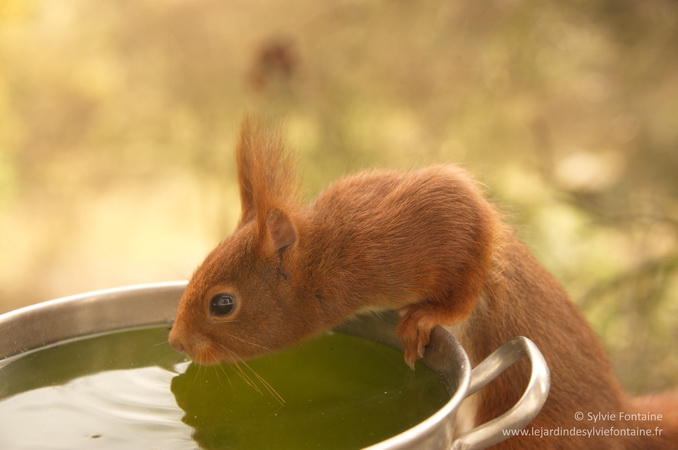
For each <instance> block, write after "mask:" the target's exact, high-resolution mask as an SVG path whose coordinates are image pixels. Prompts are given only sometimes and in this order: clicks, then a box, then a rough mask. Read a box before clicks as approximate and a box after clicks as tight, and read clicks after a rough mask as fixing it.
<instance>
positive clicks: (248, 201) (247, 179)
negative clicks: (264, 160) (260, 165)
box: [235, 117, 256, 226]
mask: <svg viewBox="0 0 678 450" xmlns="http://www.w3.org/2000/svg"><path fill="white" fill-rule="evenodd" d="M255 131H256V130H255V124H254V123H253V121H252V120H251V119H250V118H248V117H245V119H244V120H243V122H242V125H241V128H240V140H239V142H238V146H237V147H236V151H235V159H236V166H237V168H238V186H239V187H240V205H241V206H240V207H241V212H240V224H239V225H238V226H242V225H244V224H246V223H247V222H249V221H251V220H252V219H254V218H255V217H256V211H255V209H254V180H253V178H254V177H255V172H256V170H255V169H256V164H255V161H254V157H255V155H253V153H252V139H253V137H252V136H253V135H254V133H255Z"/></svg>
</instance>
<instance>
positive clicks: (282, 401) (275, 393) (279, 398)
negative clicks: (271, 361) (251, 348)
mask: <svg viewBox="0 0 678 450" xmlns="http://www.w3.org/2000/svg"><path fill="white" fill-rule="evenodd" d="M233 355H234V356H235V357H236V358H238V359H239V360H240V362H241V363H242V364H243V365H244V366H245V367H247V369H248V370H249V371H250V372H251V373H252V375H254V376H255V377H256V378H257V380H259V382H260V383H261V384H262V385H263V386H264V387H265V388H266V390H267V391H268V392H269V393H270V394H271V395H272V396H273V398H275V399H276V400H277V402H278V403H280V405H281V406H282V405H284V404H285V399H284V398H283V397H282V396H281V395H280V394H279V393H278V391H276V390H275V389H274V388H273V386H271V384H270V383H269V382H268V381H266V380H265V379H264V378H263V377H262V376H261V375H259V374H258V373H257V372H256V371H255V370H254V369H252V367H250V365H249V364H247V363H246V362H245V361H244V360H243V359H242V358H240V357H239V356H238V355H236V354H233Z"/></svg>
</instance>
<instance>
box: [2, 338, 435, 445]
mask: <svg viewBox="0 0 678 450" xmlns="http://www.w3.org/2000/svg"><path fill="white" fill-rule="evenodd" d="M166 342H167V331H166V330H164V329H144V330H133V331H126V332H120V333H115V334H109V335H105V336H98V337H92V338H88V339H82V340H78V341H73V342H69V343H64V344H61V345H58V346H53V347H51V348H45V349H42V350H40V351H38V352H34V353H30V354H28V355H26V356H23V357H21V358H18V359H14V360H12V361H10V362H9V363H7V362H6V363H4V364H3V363H2V362H0V430H1V431H0V448H3V449H4V448H7V449H21V448H26V449H34V448H68V449H76V448H83V449H85V448H86V449H90V448H93V449H94V448H161V449H165V448H169V449H190V448H206V449H213V448H243V449H252V448H254V449H259V448H264V449H267V448H280V449H288V448H289V449H302V448H323V449H328V448H341V449H345V448H360V447H364V446H367V445H370V444H373V443H376V442H379V441H382V440H384V439H386V438H388V437H390V436H393V435H395V434H397V433H399V432H401V431H404V430H406V429H407V428H410V427H411V426H413V425H415V424H416V423H418V422H420V421H422V420H423V419H425V418H426V417H428V416H429V415H431V414H432V413H433V412H434V411H436V410H437V409H438V408H440V407H441V406H442V405H443V404H444V403H445V401H446V400H447V399H448V398H449V396H448V394H447V393H446V390H445V388H444V386H443V385H442V384H441V383H440V382H439V381H438V380H437V378H436V376H435V375H434V374H433V373H432V372H430V371H429V370H428V369H426V368H425V367H424V366H422V365H417V368H416V370H415V371H411V370H410V369H408V368H407V366H406V365H405V364H404V362H403V358H402V354H401V353H400V352H398V351H395V350H393V349H391V348H389V347H385V346H383V345H380V344H376V343H373V342H371V341H367V340H364V339H360V338H356V337H353V336H348V335H344V334H340V333H327V334H323V335H321V336H319V337H317V338H314V339H311V340H309V341H306V342H303V343H302V344H300V345H298V346H296V347H293V348H291V349H289V350H287V351H284V352H280V353H277V354H273V355H269V356H266V357H263V358H260V359H258V360H255V361H250V362H249V363H248V364H247V365H243V364H240V365H238V366H228V365H219V366H213V367H201V366H197V365H194V364H190V363H189V362H186V361H184V360H182V359H181V358H180V357H179V356H178V355H177V353H175V352H174V351H173V350H172V349H171V348H170V347H169V346H168V345H167V343H166Z"/></svg>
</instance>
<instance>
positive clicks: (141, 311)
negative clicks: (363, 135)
mask: <svg viewBox="0 0 678 450" xmlns="http://www.w3.org/2000/svg"><path fill="white" fill-rule="evenodd" d="M185 286H186V282H169V283H154V284H144V285H137V286H129V287H121V288H115V289H108V290H103V291H95V292H89V293H85V294H80V295H75V296H71V297H65V298H61V299H57V300H52V301H48V302H44V303H40V304H37V305H34V306H29V307H26V308H22V309H18V310H16V311H12V312H9V313H6V314H3V315H0V366H1V365H2V360H3V359H6V358H11V357H16V356H19V355H21V354H23V353H25V352H29V351H32V350H35V349H38V348H41V347H44V346H46V345H50V344H54V343H57V342H61V341H64V340H67V339H73V338H78V337H84V336H88V335H93V334H100V333H105V332H111V331H116V330H123V329H129V328H134V327H143V326H152V325H163V324H169V323H171V322H172V320H173V319H174V315H175V312H176V308H177V303H178V301H179V298H180V297H181V293H182V292H183V290H184V288H185ZM396 321H397V316H396V315H395V314H391V313H389V314H379V315H374V314H372V315H365V316H360V317H358V318H356V319H352V320H350V321H347V322H345V323H343V324H342V325H340V326H339V327H337V329H336V331H340V332H343V333H348V334H352V335H356V336H359V337H363V338H367V339H371V340H373V341H376V342H379V343H382V344H386V345H389V346H392V347H395V348H398V349H400V342H399V341H398V339H397V338H396V336H395V334H394V331H393V330H394V325H395V323H396ZM523 356H527V357H528V358H529V359H530V361H531V365H532V373H531V376H530V381H529V383H528V386H527V387H526V389H525V392H524V394H523V396H522V397H521V399H520V400H519V401H518V403H516V405H515V406H514V407H513V408H511V409H510V410H509V411H508V412H506V413H505V414H503V415H502V416H500V417H498V418H496V419H494V420H492V421H490V422H488V423H485V424H483V425H480V426H478V427H476V428H474V429H472V430H469V431H467V432H466V433H464V434H462V435H461V436H455V432H454V431H455V430H454V428H455V416H456V414H457V410H458V408H459V406H460V404H461V402H462V401H463V400H464V399H465V398H466V397H468V396H469V395H471V394H473V393H474V392H476V391H478V390H479V389H481V388H482V387H483V386H485V385H486V384H487V383H489V382H490V381H491V380H493V379H494V378H495V377H497V376H498V375H499V374H500V373H501V372H503V371H504V370H505V369H506V368H508V367H509V366H510V365H512V364H513V363H514V362H516V361H517V360H519V359H520V358H522V357H523ZM423 363H424V364H425V365H426V366H427V367H429V368H430V369H431V370H433V371H434V372H436V373H437V374H438V375H439V377H440V379H441V381H442V382H443V383H444V385H445V387H446V389H447V392H448V394H449V399H448V401H447V403H445V405H444V406H443V407H442V408H440V409H439V410H438V411H437V412H436V413H434V414H433V415H431V416H430V417H428V418H427V419H425V420H424V421H422V422H421V423H419V424H417V425H416V426H414V427H412V428H410V429H409V430H406V431H404V432H402V433H400V434H398V435H396V436H393V437H391V438H389V439H387V440H385V441H382V442H380V443H377V444H375V445H373V446H371V447H369V448H370V449H406V448H407V449H409V448H417V449H419V448H430V449H440V448H450V447H451V448H454V449H462V448H464V449H466V448H486V447H488V446H490V445H494V444H496V443H498V442H501V441H503V440H505V439H506V437H507V436H510V435H511V434H510V433H507V432H506V431H505V430H517V429H521V428H524V427H525V426H527V424H529V423H530V422H531V421H532V419H534V417H535V416H536V415H537V414H538V413H539V411H540V410H541V408H542V406H543V404H544V402H545V401H546V397H547V395H548V390H549V382H550V376H549V371H548V367H547V365H546V361H544V358H543V356H542V355H541V353H540V352H539V350H538V349H537V347H536V346H535V345H534V343H533V342H532V341H530V340H529V339H527V338H525V337H517V338H514V339H512V340H511V341H509V342H507V343H506V344H504V345H503V346H501V347H500V348H499V349H497V350H496V351H495V352H494V353H493V354H491V355H490V356H489V357H488V358H487V359H486V360H485V361H483V362H482V363H480V364H479V365H478V366H477V367H476V368H475V369H473V370H471V364H470V363H469V359H468V356H467V355H466V353H465V352H464V349H463V348H462V347H461V345H459V343H458V342H457V341H456V340H455V339H454V338H453V337H452V335H450V334H449V333H448V332H447V331H445V330H444V329H443V328H441V327H436V328H435V329H434V330H433V333H432V335H431V341H430V344H429V345H428V346H427V348H426V354H425V356H424V359H423Z"/></svg>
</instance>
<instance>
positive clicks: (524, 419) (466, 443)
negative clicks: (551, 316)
mask: <svg viewBox="0 0 678 450" xmlns="http://www.w3.org/2000/svg"><path fill="white" fill-rule="evenodd" d="M523 356H527V357H528V358H530V363H531V364H532V372H531V373H530V381H529V383H528V384H527V388H526V389H525V392H524V393H523V396H522V397H520V400H518V402H517V403H516V404H515V405H513V407H512V408H511V409H509V410H508V411H507V412H505V413H504V414H502V415H501V416H499V417H497V418H496V419H492V420H490V421H489V422H487V423H484V424H482V425H479V426H477V427H475V428H473V429H471V430H469V431H467V432H466V433H464V434H462V435H461V436H459V438H458V439H455V441H454V442H453V443H452V447H451V448H452V449H454V450H457V449H480V448H487V447H489V446H491V445H495V444H498V443H499V442H502V441H505V440H506V439H508V438H510V437H511V436H513V435H512V434H511V433H510V432H508V430H520V429H523V428H525V427H526V426H527V425H528V424H529V423H530V422H531V421H532V419H534V418H535V417H536V416H537V414H538V413H539V411H541V408H542V406H544V402H546V398H547V397H548V393H549V387H550V380H551V376H550V373H549V368H548V365H547V364H546V360H545V359H544V356H542V354H541V352H540V351H539V349H538V348H537V346H536V345H535V344H534V342H532V341H531V340H529V339H528V338H526V337H523V336H519V337H516V338H513V339H511V340H510V341H508V342H507V343H506V344H504V345H502V346H501V347H499V348H498V349H497V350H495V351H494V352H493V353H492V354H491V355H490V356H488V357H487V358H485V360H484V361H483V362H481V363H480V364H478V365H477V366H476V368H475V369H473V371H472V372H471V383H470V385H469V389H468V391H467V393H466V397H468V396H470V395H471V394H473V393H475V392H476V391H478V390H479V389H481V388H483V387H484V386H485V385H487V384H488V383H489V382H490V381H492V380H494V379H495V378H496V377H497V376H499V375H500V374H501V373H502V372H503V371H505V370H506V369H508V368H509V367H510V366H511V365H513V363H515V362H516V361H518V360H520V359H521V358H522V357H523Z"/></svg>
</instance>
